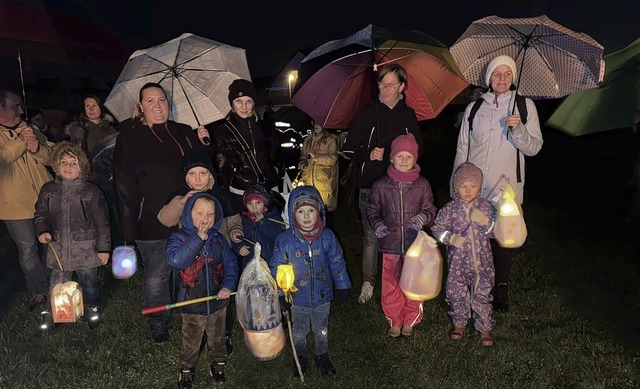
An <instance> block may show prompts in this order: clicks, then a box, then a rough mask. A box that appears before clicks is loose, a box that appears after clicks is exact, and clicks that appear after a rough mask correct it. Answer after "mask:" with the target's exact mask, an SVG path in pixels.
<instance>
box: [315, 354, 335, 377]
mask: <svg viewBox="0 0 640 389" xmlns="http://www.w3.org/2000/svg"><path fill="white" fill-rule="evenodd" d="M316 366H318V367H319V368H320V373H322V375H323V376H332V375H334V374H336V369H335V368H334V367H333V364H332V363H331V360H330V359H329V354H322V355H316Z"/></svg>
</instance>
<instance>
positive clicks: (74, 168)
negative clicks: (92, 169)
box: [58, 154, 80, 181]
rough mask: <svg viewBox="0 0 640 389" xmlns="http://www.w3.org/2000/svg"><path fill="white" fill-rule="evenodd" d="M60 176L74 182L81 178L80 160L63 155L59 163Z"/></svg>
mask: <svg viewBox="0 0 640 389" xmlns="http://www.w3.org/2000/svg"><path fill="white" fill-rule="evenodd" d="M58 174H59V175H60V176H61V177H62V178H63V179H65V180H68V181H73V180H75V179H76V178H78V177H79V176H80V165H78V159H77V158H75V157H72V156H70V155H67V154H65V155H63V156H62V158H61V159H60V161H59V162H58Z"/></svg>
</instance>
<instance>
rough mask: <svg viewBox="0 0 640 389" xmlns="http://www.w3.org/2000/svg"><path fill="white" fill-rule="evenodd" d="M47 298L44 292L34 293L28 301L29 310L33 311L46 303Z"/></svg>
mask: <svg viewBox="0 0 640 389" xmlns="http://www.w3.org/2000/svg"><path fill="white" fill-rule="evenodd" d="M47 300H48V298H47V295H46V294H40V293H36V294H34V295H33V297H32V298H31V302H30V303H29V310H30V311H31V312H33V311H34V310H35V309H36V308H38V307H39V306H41V305H42V304H44V303H46V302H47Z"/></svg>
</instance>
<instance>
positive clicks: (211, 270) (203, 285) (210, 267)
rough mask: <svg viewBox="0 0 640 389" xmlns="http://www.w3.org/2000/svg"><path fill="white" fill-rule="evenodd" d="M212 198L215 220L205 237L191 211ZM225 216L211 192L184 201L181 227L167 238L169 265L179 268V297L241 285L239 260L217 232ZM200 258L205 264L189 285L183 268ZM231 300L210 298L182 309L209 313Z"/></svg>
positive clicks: (193, 297)
mask: <svg viewBox="0 0 640 389" xmlns="http://www.w3.org/2000/svg"><path fill="white" fill-rule="evenodd" d="M199 198H209V199H212V200H213V201H214V203H215V223H214V225H213V226H212V227H211V228H210V229H209V231H207V234H208V238H207V240H206V241H203V240H202V239H200V236H198V229H197V228H196V227H195V226H194V224H193V218H192V217H191V211H192V209H193V206H194V204H195V202H196V200H197V199H199ZM223 218H224V213H223V211H222V206H221V205H220V202H219V201H218V200H217V199H216V198H215V197H213V196H212V195H210V194H207V193H196V194H194V195H193V196H191V197H190V198H189V199H188V200H187V203H186V204H185V207H184V211H183V213H182V217H181V218H180V224H181V225H182V227H181V228H180V229H179V230H178V231H175V232H173V233H172V234H171V236H170V237H169V239H168V240H167V249H166V256H167V262H168V263H169V265H170V266H171V267H172V268H173V269H175V270H177V271H178V272H177V273H178V274H176V276H175V281H176V282H175V284H176V290H177V294H176V296H177V297H176V301H178V302H180V301H187V300H192V299H197V298H201V297H207V296H213V295H216V294H218V291H220V289H222V288H227V289H229V290H230V291H235V290H236V287H237V286H238V279H239V270H238V260H237V258H236V256H235V254H233V252H232V251H231V247H229V244H228V243H227V241H226V239H225V238H224V237H223V236H222V235H221V234H219V233H218V228H219V227H220V224H221V222H222V219H223ZM198 258H201V260H205V261H206V264H205V266H203V267H202V268H201V269H200V270H199V271H197V272H195V277H194V279H193V281H194V282H195V283H194V286H190V285H188V284H187V283H186V282H185V281H184V280H183V279H182V278H181V277H180V275H179V271H180V270H189V269H188V268H189V267H191V266H195V265H196V264H195V263H196V261H197V260H198ZM228 304H229V300H228V299H225V300H211V301H205V302H202V303H197V304H190V305H185V306H184V307H182V308H180V311H181V312H182V313H189V314H199V315H210V314H211V313H212V312H215V311H217V310H218V309H220V308H222V307H224V306H226V305H228Z"/></svg>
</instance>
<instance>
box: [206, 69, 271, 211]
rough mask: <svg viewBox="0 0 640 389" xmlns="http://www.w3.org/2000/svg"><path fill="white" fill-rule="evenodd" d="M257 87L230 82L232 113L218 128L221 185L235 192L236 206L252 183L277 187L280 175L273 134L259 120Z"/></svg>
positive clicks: (217, 143) (268, 187) (240, 81)
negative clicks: (256, 103) (276, 162)
mask: <svg viewBox="0 0 640 389" xmlns="http://www.w3.org/2000/svg"><path fill="white" fill-rule="evenodd" d="M255 99H256V89H255V86H254V85H253V83H252V82H251V81H247V80H243V79H237V80H234V81H233V82H232V83H231V85H229V104H231V112H230V113H229V115H227V117H226V120H225V121H224V123H222V124H221V125H220V126H218V127H217V128H216V129H215V131H214V135H215V143H216V147H217V158H216V160H217V166H218V170H219V176H218V178H220V184H221V185H224V186H226V187H228V188H229V191H230V192H231V193H233V194H234V195H235V196H233V197H234V202H235V203H236V204H235V207H236V208H240V209H242V208H243V207H244V204H242V196H243V195H244V191H245V190H246V189H247V188H248V187H250V186H251V185H257V184H259V185H262V186H264V187H265V188H267V189H271V188H273V187H275V186H277V185H278V184H279V182H280V178H281V174H280V173H279V172H278V169H277V168H276V164H275V160H276V158H275V156H276V148H275V141H274V135H273V133H271V132H269V131H267V129H266V128H263V126H262V125H261V123H260V119H259V117H258V114H257V112H256V111H255V109H254V107H255Z"/></svg>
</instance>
